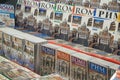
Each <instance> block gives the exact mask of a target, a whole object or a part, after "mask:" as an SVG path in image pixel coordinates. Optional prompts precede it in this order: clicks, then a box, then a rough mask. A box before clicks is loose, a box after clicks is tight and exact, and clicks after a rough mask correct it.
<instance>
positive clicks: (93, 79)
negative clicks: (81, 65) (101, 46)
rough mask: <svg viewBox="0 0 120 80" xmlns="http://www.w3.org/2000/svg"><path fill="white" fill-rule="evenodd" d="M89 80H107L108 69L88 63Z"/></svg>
mask: <svg viewBox="0 0 120 80" xmlns="http://www.w3.org/2000/svg"><path fill="white" fill-rule="evenodd" d="M88 73H89V77H88V78H89V80H97V79H101V80H107V79H108V77H107V75H108V68H107V67H105V66H102V65H99V64H95V63H93V62H89V72H88Z"/></svg>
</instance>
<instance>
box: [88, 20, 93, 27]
mask: <svg viewBox="0 0 120 80" xmlns="http://www.w3.org/2000/svg"><path fill="white" fill-rule="evenodd" d="M92 23H93V18H89V19H88V22H87V26H90V27H91V26H92Z"/></svg>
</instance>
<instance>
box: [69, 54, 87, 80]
mask: <svg viewBox="0 0 120 80" xmlns="http://www.w3.org/2000/svg"><path fill="white" fill-rule="evenodd" d="M78 54H79V53H78ZM71 80H87V61H85V60H82V59H80V58H78V57H74V56H71Z"/></svg>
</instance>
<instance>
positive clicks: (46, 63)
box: [40, 46, 56, 76]
mask: <svg viewBox="0 0 120 80" xmlns="http://www.w3.org/2000/svg"><path fill="white" fill-rule="evenodd" d="M55 54H56V50H55V49H54V48H50V47H47V46H42V47H41V54H40V57H41V58H40V75H41V76H44V75H48V74H52V73H55Z"/></svg>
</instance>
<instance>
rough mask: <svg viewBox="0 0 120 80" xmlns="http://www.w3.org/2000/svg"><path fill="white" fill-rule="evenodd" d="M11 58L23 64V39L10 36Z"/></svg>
mask: <svg viewBox="0 0 120 80" xmlns="http://www.w3.org/2000/svg"><path fill="white" fill-rule="evenodd" d="M11 53H12V60H13V61H15V62H17V63H18V64H21V65H22V64H23V62H24V56H23V39H22V38H21V39H20V38H18V37H15V36H12V48H11Z"/></svg>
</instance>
